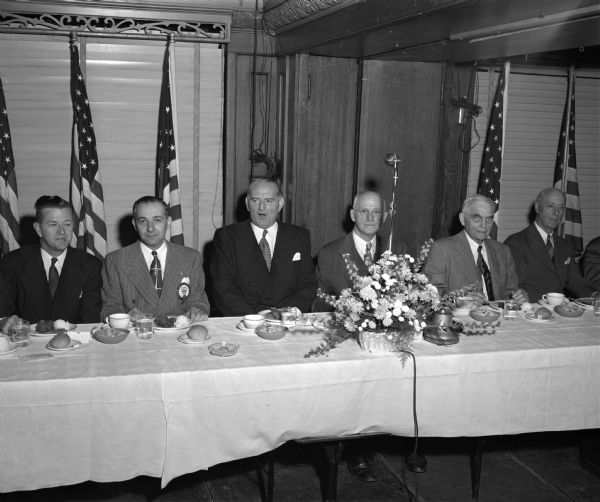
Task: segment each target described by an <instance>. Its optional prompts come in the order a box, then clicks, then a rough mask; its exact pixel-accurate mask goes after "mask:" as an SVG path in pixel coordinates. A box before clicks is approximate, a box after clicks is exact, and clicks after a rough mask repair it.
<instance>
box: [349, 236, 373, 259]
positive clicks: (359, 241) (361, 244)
mask: <svg viewBox="0 0 600 502" xmlns="http://www.w3.org/2000/svg"><path fill="white" fill-rule="evenodd" d="M352 239H354V247H355V248H356V251H358V254H359V256H360V257H361V258H362V259H363V260H364V259H365V253H366V252H367V243H369V242H370V243H371V258H372V259H373V261H375V246H376V242H377V238H376V236H375V235H374V236H373V238H372V239H371V240H370V241H365V240H364V239H363V238H362V237H360V236H359V235H358V234H357V233H356V232H354V231H352Z"/></svg>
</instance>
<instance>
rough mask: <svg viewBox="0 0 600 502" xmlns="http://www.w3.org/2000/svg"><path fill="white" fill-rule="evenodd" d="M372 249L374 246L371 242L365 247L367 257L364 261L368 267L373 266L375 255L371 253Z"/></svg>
mask: <svg viewBox="0 0 600 502" xmlns="http://www.w3.org/2000/svg"><path fill="white" fill-rule="evenodd" d="M372 248H373V244H372V243H371V242H367V245H366V246H365V256H364V257H363V260H364V262H365V265H366V266H367V267H368V266H369V265H373V253H371V249H372Z"/></svg>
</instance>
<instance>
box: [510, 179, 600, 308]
mask: <svg viewBox="0 0 600 502" xmlns="http://www.w3.org/2000/svg"><path fill="white" fill-rule="evenodd" d="M534 207H535V212H536V216H535V221H534V222H533V223H532V224H531V225H529V226H528V227H527V228H525V229H523V230H521V231H520V232H517V233H516V234H512V235H510V236H509V237H508V238H507V239H506V241H505V243H506V244H508V246H509V247H510V250H511V252H512V255H513V258H514V260H515V263H516V266H517V275H518V276H519V286H520V287H522V288H525V290H526V291H527V293H528V294H529V299H530V300H531V301H532V302H536V301H538V300H539V299H540V298H541V296H542V295H543V294H544V293H549V292H556V293H567V294H570V295H575V296H589V295H591V294H592V292H593V291H594V288H593V287H592V285H591V284H590V283H589V281H587V280H586V279H584V278H583V277H582V276H581V273H580V271H579V267H578V265H577V263H576V262H575V254H574V252H573V248H572V247H571V245H570V244H569V243H568V242H567V241H566V240H565V239H563V238H561V237H559V236H558V235H556V233H555V230H556V229H557V228H558V226H559V225H560V223H561V222H562V220H563V217H564V214H565V195H564V194H563V193H562V192H561V191H560V190H558V189H556V188H545V189H544V190H542V191H541V192H540V193H539V194H538V196H537V198H536V200H535V204H534Z"/></svg>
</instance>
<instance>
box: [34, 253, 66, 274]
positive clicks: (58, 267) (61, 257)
mask: <svg viewBox="0 0 600 502" xmlns="http://www.w3.org/2000/svg"><path fill="white" fill-rule="evenodd" d="M40 251H41V252H42V261H43V262H44V270H45V271H46V280H49V277H48V276H49V274H50V266H51V265H52V258H58V261H57V262H56V264H55V267H56V270H58V275H59V276H60V273H61V272H62V268H63V265H64V264H65V259H66V257H67V250H66V249H65V250H64V251H63V252H62V253H60V254H59V255H58V256H50V254H49V253H48V251H46V250H45V249H43V248H40Z"/></svg>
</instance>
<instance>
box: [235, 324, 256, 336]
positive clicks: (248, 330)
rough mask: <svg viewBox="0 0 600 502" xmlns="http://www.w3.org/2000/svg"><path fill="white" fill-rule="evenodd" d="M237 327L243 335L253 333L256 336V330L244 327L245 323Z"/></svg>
mask: <svg viewBox="0 0 600 502" xmlns="http://www.w3.org/2000/svg"><path fill="white" fill-rule="evenodd" d="M235 327H236V328H237V329H239V330H240V331H242V332H243V333H252V334H254V333H255V332H254V328H246V326H244V321H240V322H238V323H237V324H236V325H235Z"/></svg>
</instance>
